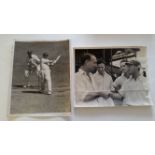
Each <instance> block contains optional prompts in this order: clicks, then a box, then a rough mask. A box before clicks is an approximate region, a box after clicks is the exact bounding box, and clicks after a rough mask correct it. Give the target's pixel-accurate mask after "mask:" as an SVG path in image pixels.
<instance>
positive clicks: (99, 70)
mask: <svg viewBox="0 0 155 155" xmlns="http://www.w3.org/2000/svg"><path fill="white" fill-rule="evenodd" d="M97 70H98V72H99V73H100V74H101V75H103V74H104V72H105V65H104V64H103V63H101V64H98V66H97Z"/></svg>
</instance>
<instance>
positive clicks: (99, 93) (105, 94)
mask: <svg viewBox="0 0 155 155" xmlns="http://www.w3.org/2000/svg"><path fill="white" fill-rule="evenodd" d="M109 94H110V92H109V91H105V92H98V95H99V96H100V97H103V98H105V99H107V98H109Z"/></svg>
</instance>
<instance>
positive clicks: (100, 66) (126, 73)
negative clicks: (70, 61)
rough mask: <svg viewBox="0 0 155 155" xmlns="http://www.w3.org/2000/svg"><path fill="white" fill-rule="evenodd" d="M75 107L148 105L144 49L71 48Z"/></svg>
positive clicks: (131, 47) (145, 50)
mask: <svg viewBox="0 0 155 155" xmlns="http://www.w3.org/2000/svg"><path fill="white" fill-rule="evenodd" d="M74 58H75V74H74V84H75V91H74V92H75V105H74V106H75V107H115V106H149V105H152V102H151V99H150V95H149V94H150V93H149V85H148V73H147V48H146V47H135V46H130V47H106V48H74Z"/></svg>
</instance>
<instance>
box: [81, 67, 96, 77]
mask: <svg viewBox="0 0 155 155" xmlns="http://www.w3.org/2000/svg"><path fill="white" fill-rule="evenodd" d="M79 74H80V75H86V76H87V74H86V72H85V71H84V70H83V69H81V68H80V69H79ZM89 75H90V76H92V75H93V74H92V73H89Z"/></svg>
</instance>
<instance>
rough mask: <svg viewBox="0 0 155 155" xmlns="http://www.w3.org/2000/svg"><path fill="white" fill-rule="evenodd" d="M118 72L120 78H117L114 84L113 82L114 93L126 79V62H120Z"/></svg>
mask: <svg viewBox="0 0 155 155" xmlns="http://www.w3.org/2000/svg"><path fill="white" fill-rule="evenodd" d="M120 70H121V72H122V74H121V76H119V77H118V78H117V79H116V80H115V81H114V82H113V85H112V86H113V88H114V91H116V92H117V91H118V90H120V89H121V87H122V85H123V83H124V82H125V81H126V80H127V79H128V77H129V75H128V65H127V61H126V60H122V61H121V62H120Z"/></svg>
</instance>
